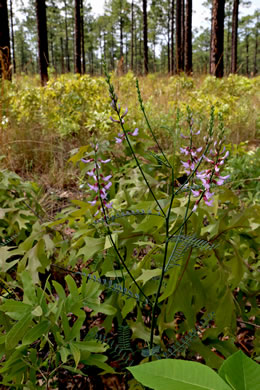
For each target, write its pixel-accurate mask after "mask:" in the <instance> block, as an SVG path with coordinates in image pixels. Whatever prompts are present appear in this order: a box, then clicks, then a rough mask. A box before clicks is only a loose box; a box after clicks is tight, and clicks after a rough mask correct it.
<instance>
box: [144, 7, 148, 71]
mask: <svg viewBox="0 0 260 390" xmlns="http://www.w3.org/2000/svg"><path fill="white" fill-rule="evenodd" d="M143 39H144V74H148V31H147V0H143Z"/></svg>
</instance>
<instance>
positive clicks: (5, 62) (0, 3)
mask: <svg viewBox="0 0 260 390" xmlns="http://www.w3.org/2000/svg"><path fill="white" fill-rule="evenodd" d="M0 21H1V23H0V77H2V78H5V79H7V80H11V79H12V72H11V54H10V35H9V23H8V11H7V2H6V0H0Z"/></svg>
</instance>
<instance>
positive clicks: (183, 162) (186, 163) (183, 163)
mask: <svg viewBox="0 0 260 390" xmlns="http://www.w3.org/2000/svg"><path fill="white" fill-rule="evenodd" d="M181 163H182V165H183V166H184V168H185V169H190V163H189V162H185V161H181Z"/></svg>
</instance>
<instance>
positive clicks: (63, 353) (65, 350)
mask: <svg viewBox="0 0 260 390" xmlns="http://www.w3.org/2000/svg"><path fill="white" fill-rule="evenodd" d="M59 353H60V357H61V361H62V363H66V362H67V360H68V356H69V355H70V354H71V351H70V350H69V349H68V348H65V347H61V348H60V350H59Z"/></svg>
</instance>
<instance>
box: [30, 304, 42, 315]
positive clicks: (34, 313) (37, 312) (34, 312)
mask: <svg viewBox="0 0 260 390" xmlns="http://www.w3.org/2000/svg"><path fill="white" fill-rule="evenodd" d="M32 315H33V316H35V317H40V316H41V315H42V308H41V306H39V305H38V306H37V307H36V308H35V309H34V310H33V311H32Z"/></svg>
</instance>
